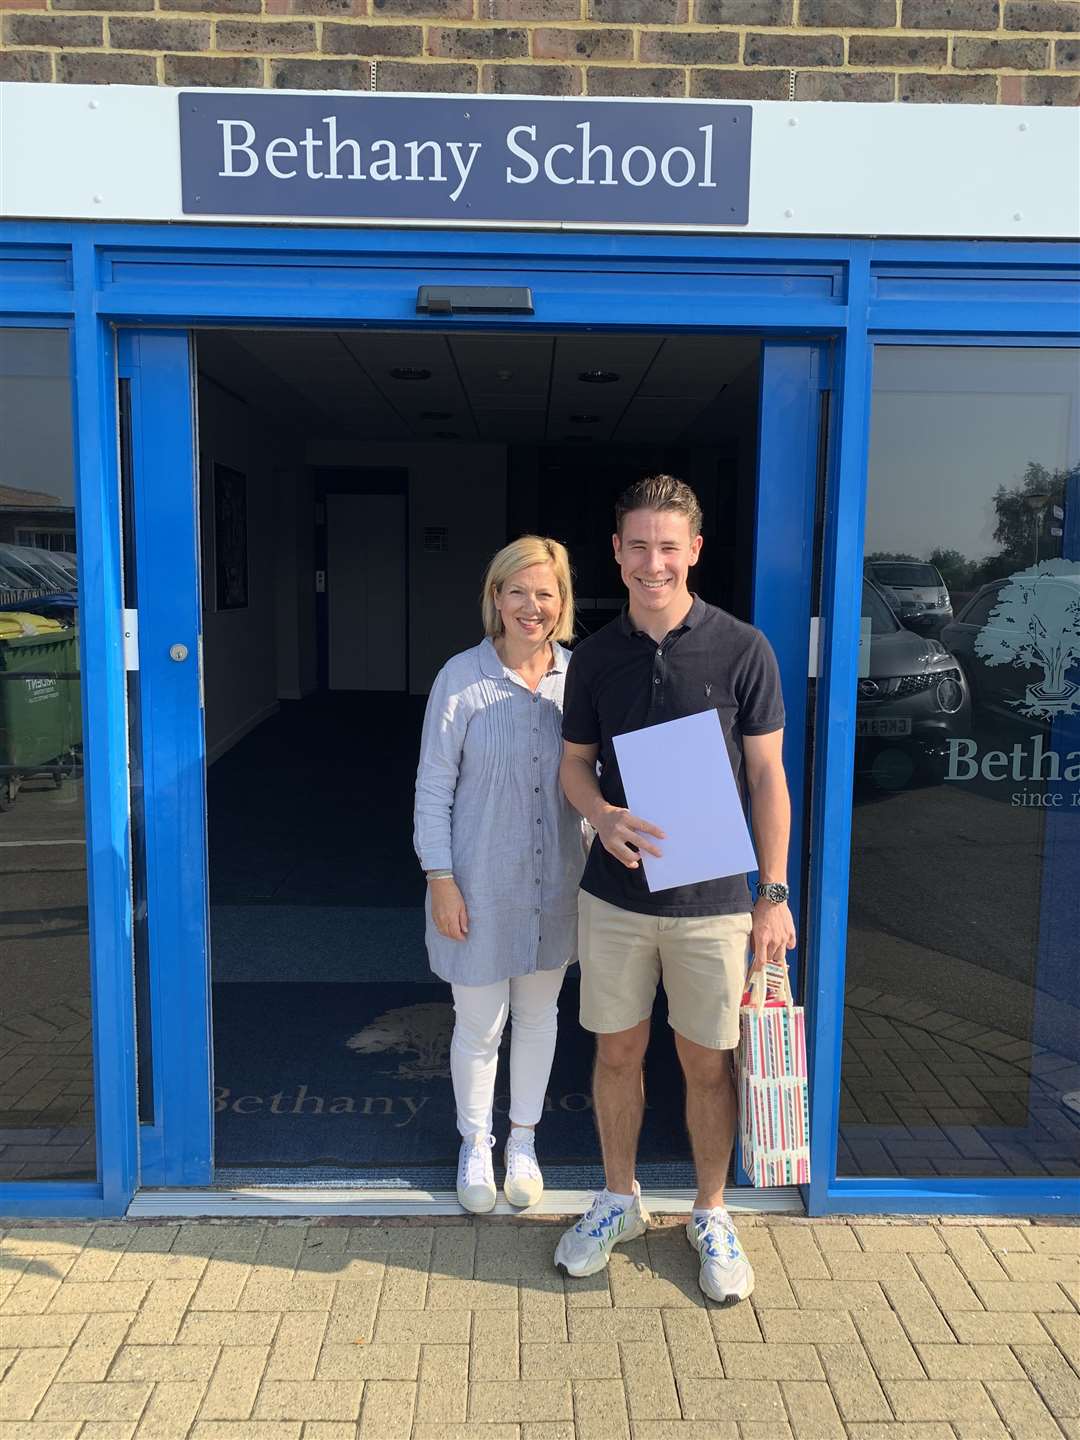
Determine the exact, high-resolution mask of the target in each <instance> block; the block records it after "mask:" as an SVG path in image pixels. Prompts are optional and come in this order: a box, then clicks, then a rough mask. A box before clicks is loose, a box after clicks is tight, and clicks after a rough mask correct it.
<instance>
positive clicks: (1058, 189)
mask: <svg viewBox="0 0 1080 1440" xmlns="http://www.w3.org/2000/svg"><path fill="white" fill-rule="evenodd" d="M178 93H179V92H178V91H177V90H174V89H168V88H166V87H155V86H125V85H115V86H114V85H34V84H17V83H6V84H0V215H2V216H9V217H19V218H23V219H77V220H124V221H140V220H141V221H173V222H176V221H184V222H187V223H189V224H216V223H243V224H252V223H259V221H258V218H256V219H254V220H252V218H251V217H243V218H242V219H240V220H237V219H236V217H232V216H212V215H199V216H188V215H184V214H183V212H182V211H181V208H180V141H179V121H178V103H177V95H178ZM210 93H214V94H219V95H220V94H221V93H222V92H221V91H213V92H210ZM251 93H252V92H251V91H249V90H248V91H238V92H236V94H237V97H238V103H239V105H240V106H241V107H242V102H243V97H244V96H245V95H250V94H251ZM275 93H277V94H287V93H289V92H286V91H278V92H275ZM440 98H444V99H445V98H448V97H445V96H443V97H440ZM505 98H508V99H509V98H513V97H505ZM518 98H525V99H528V100H529V101H530V103H533V104H551V105H558V104H560V103H562V102H561V101H560V100H558V99H548V100H543V101H541V100H538V99H537V97H532V96H530V97H518ZM470 103H472V104H485V105H498V104H500V103H502V101H501V99H499V98H490V97H477V96H473V97H470ZM592 103H595V104H603V103H605V102H604V101H602V100H596V101H594V102H592ZM619 103H626V102H625V101H621V102H619ZM636 103H640V104H643V105H648V104H660V103H663V104H679V103H694V104H700V103H702V102H700V101H694V102H685V101H684V102H680V101H663V102H659V101H648V100H642V101H640V102H636ZM753 110H754V125H753V149H752V158H751V179H750V221H749V224H748V225H746V226H731V227H713V228H715V229H717V230H720V231H724V230H731V231H732V233H735V234H755V233H756V234H772V235H777V234H779V235H785V234H789V235H835V236H846V235H850V236H862V235H882V236H898V237H916V238H920V237H921V238H938V237H940V238H962V237H970V238H979V239H1001V238H1004V239H1025V240H1033V239H1072V238H1076V237H1077V236H1080V110H1077V109H1075V108H1071V107H1062V108H1052V107H1042V106H1016V105H1001V106H996V105H901V104H886V105H879V104H847V103H835V104H831V103H788V102H784V101H758V102H755V103H754V105H753ZM266 222H267V223H272V224H275V225H280V224H283V223H284V224H290V223H292V224H299V225H319V226H322V227H326V226H330V225H372V224H379V223H385V224H387V225H390V226H393V227H395V228H404V227H403V222H401V221H400V220H387V221H385V222H379V221H373V220H356V221H352V220H341V221H338V220H333V221H331V220H326V219H321V218H320V219H316V220H312V219H311V218H309V217H306V216H298V217H296V218H295V219H294V220H282V219H281V218H280V217H275V216H269V217H266ZM407 223H408V222H406V224H407ZM435 228H446V227H445V226H444V225H442V224H437V225H436V226H435ZM462 228H476V226H475V225H473V226H467V227H462ZM493 228H498V229H514V228H517V229H542V228H549V229H550V228H558V227H551V226H546V227H545V226H536V225H530V224H522V225H518V226H513V225H507V224H505V222H499V223H498V224H496V225H494V227H493ZM566 228H574V229H588V230H595V229H599V228H603V227H599V226H595V225H589V226H574V227H569V226H568V227H566ZM611 228H613V229H620V230H643V229H656V230H663V229H676V230H677V229H681V228H683V227H678V226H668V227H665V226H663V225H659V224H658V225H656V226H626V225H620V226H613V227H611ZM695 228H697V227H695Z"/></svg>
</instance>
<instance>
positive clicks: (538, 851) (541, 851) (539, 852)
mask: <svg viewBox="0 0 1080 1440" xmlns="http://www.w3.org/2000/svg"><path fill="white" fill-rule="evenodd" d="M536 853H537V854H538V855H542V854H543V853H544V852H543V850H537V852H536Z"/></svg>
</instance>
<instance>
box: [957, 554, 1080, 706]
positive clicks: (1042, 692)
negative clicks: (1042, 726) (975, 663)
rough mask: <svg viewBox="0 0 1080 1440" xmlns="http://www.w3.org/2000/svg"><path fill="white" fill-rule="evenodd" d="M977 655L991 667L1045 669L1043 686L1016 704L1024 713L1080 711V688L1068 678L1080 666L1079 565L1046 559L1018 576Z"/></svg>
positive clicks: (981, 637) (996, 609) (1008, 586)
mask: <svg viewBox="0 0 1080 1440" xmlns="http://www.w3.org/2000/svg"><path fill="white" fill-rule="evenodd" d="M975 653H976V654H977V655H979V656H981V658H982V659H983V660H985V661H986V663H987V665H1013V666H1016V667H1017V668H1018V669H1025V668H1028V667H1030V666H1033V665H1035V666H1038V667H1039V668H1040V669H1041V670H1042V672H1043V678H1042V682H1041V683H1040V684H1037V685H1029V686H1028V687H1027V693H1026V695H1025V697H1024V699H1023V700H1022V701H1019V702H1017V704H1018V708H1019V709H1020V711H1021V712H1022V713H1023V714H1025V715H1028V716H1032V717H1036V716H1053V715H1070V714H1072V713H1073V711H1074V710H1080V685H1078V684H1075V683H1074V682H1073V681H1071V680H1070V679H1069V678H1068V674H1069V671H1070V670H1071V669H1072V668H1073V666H1074V665H1076V664H1077V662H1078V661H1080V564H1078V563H1077V562H1075V561H1071V560H1044V561H1042V562H1041V563H1040V564H1039V565H1033V566H1031V567H1030V568H1029V569H1027V570H1022V571H1020V572H1019V573H1018V574H1016V575H1013V576H1012V578H1011V579H1010V580H1009V582H1008V584H1006V585H1004V586H1002V589H1001V593H1000V595H999V596H998V601H997V604H996V605H995V606H994V608H993V609H992V610H991V611H990V615H989V618H988V620H987V623H986V625H985V626H984V627H983V629H982V630H980V632H979V634H978V635H977V636H976V637H975Z"/></svg>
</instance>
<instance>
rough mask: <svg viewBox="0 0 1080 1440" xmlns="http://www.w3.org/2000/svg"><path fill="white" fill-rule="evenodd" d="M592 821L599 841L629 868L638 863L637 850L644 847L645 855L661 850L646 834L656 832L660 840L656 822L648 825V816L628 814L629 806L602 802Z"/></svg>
mask: <svg viewBox="0 0 1080 1440" xmlns="http://www.w3.org/2000/svg"><path fill="white" fill-rule="evenodd" d="M592 823H593V826H594V827H595V829H596V833H597V834H598V835H599V836H600V844H601V845H603V847H604V849H605V850H606V851H607V852H608V854H609V855H614V857H615V859H616V860H618V861H620V862H621V863H622V864H623V865H625V866H626V868H627V869H628V870H636V869H637V868H638V866H639V865H640V864H641V859H640V857H639V856H638V855H637V854H636V853H635V852H636V850H644V852H645V854H646V855H655V856H657V858H659V857H660V855H661V854H662V853H663V852H662V851H660V850H658V849H657V848H656V846H655V845H650V844H649V842H648V841H647V840H646V839H645V836H646V835H655V836H656V838H657V839H658V840H663V839H664V838H665V836H664V832H663V831H662V830H658V829H657V828H656V826H655V825H650V823H649V822H648V820H642V819H640V818H639V817H638V816H637V815H631V814H630V811H629V810H621V809H620V808H619V807H618V806H617V805H605V806H604V808H603V809H602V810H601V811H600V812H599V814H596V815H594V816H593V817H592ZM631 847H635V848H633V849H632V848H631Z"/></svg>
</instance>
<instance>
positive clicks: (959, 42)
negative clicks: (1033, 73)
mask: <svg viewBox="0 0 1080 1440" xmlns="http://www.w3.org/2000/svg"><path fill="white" fill-rule="evenodd" d="M1049 58H1050V42H1049V41H1047V40H983V39H976V38H975V37H969V36H966V35H962V36H959V37H958V38H957V39H955V40H954V41H953V54H952V63H953V65H954V66H955V68H956V69H957V70H1045V69H1046V68H1047V62H1048V60H1049Z"/></svg>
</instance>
